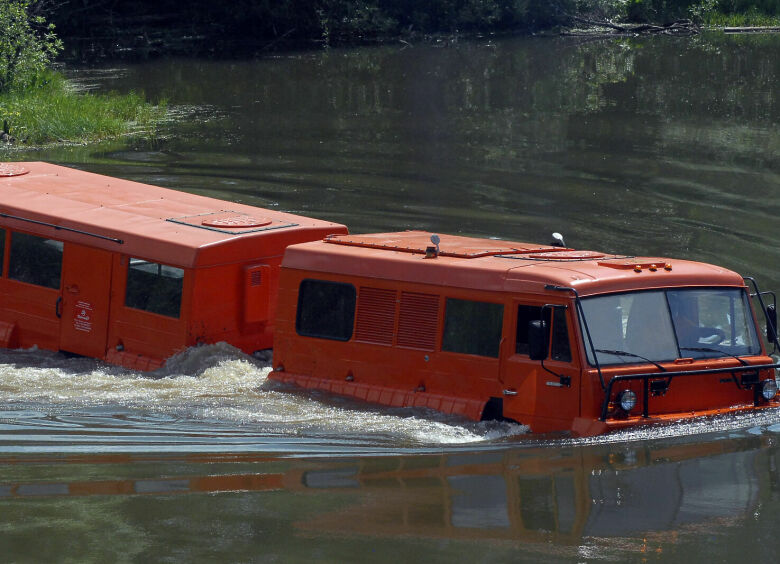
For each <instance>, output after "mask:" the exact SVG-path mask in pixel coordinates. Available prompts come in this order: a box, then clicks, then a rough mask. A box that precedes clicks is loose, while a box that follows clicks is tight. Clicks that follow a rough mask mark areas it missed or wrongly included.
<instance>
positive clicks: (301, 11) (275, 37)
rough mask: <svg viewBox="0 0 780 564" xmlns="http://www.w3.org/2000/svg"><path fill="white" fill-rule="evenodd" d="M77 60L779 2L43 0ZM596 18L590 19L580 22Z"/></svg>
mask: <svg viewBox="0 0 780 564" xmlns="http://www.w3.org/2000/svg"><path fill="white" fill-rule="evenodd" d="M36 4H37V5H38V6H39V10H40V11H43V12H45V13H46V15H47V18H48V19H50V20H51V21H53V22H55V24H56V25H57V29H58V31H59V33H60V35H61V36H62V37H65V38H66V42H65V43H66V49H65V55H66V57H68V58H72V59H77V60H81V61H92V60H100V59H143V58H152V57H155V56H159V55H181V56H188V55H189V56H195V55H197V56H215V57H226V58H230V57H235V56H242V57H243V56H258V55H262V54H264V53H267V52H272V51H278V50H290V49H298V48H313V47H349V46H355V45H365V44H378V43H393V42H396V43H398V42H400V43H402V44H414V43H422V42H428V41H432V40H433V41H436V40H438V39H442V38H458V37H473V36H483V35H506V34H524V35H529V34H545V35H558V34H561V33H564V34H570V33H572V32H582V31H590V32H596V31H598V30H599V29H600V30H601V31H602V33H605V34H606V33H613V32H619V30H617V29H612V30H610V31H609V32H607V30H608V29H609V25H610V24H611V25H613V26H620V27H624V28H627V29H629V31H623V32H622V33H627V34H638V33H652V30H650V31H647V30H645V31H635V30H632V29H630V27H631V26H641V25H647V26H656V27H659V26H669V25H670V24H672V23H673V22H677V21H690V26H696V27H697V28H699V27H703V28H708V27H719V28H723V27H725V26H732V27H738V26H739V27H748V26H780V0H427V1H426V2H420V1H419V0H274V1H272V2H269V1H264V2H259V1H257V0H233V1H231V2H228V3H216V2H213V1H212V0H189V1H188V2H181V1H180V0H155V1H154V2H152V1H150V0H124V1H122V2H116V0H38V1H37V2H36ZM585 21H587V22H590V24H585V23H583V22H585Z"/></svg>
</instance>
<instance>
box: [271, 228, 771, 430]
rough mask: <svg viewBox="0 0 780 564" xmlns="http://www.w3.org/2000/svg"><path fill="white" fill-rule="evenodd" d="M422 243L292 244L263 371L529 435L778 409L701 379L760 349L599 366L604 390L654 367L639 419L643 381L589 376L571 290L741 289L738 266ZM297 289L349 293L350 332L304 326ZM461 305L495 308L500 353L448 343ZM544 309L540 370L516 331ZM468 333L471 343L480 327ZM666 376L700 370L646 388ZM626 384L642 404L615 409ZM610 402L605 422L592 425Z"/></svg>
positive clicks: (418, 238) (460, 241) (727, 379)
mask: <svg viewBox="0 0 780 564" xmlns="http://www.w3.org/2000/svg"><path fill="white" fill-rule="evenodd" d="M430 237H431V234H430V233H420V232H404V233H389V234H374V235H350V236H333V237H330V238H328V239H327V240H325V241H320V242H312V243H305V244H301V245H295V246H291V247H289V248H288V249H287V252H286V254H285V258H284V261H283V264H282V269H281V277H280V284H279V300H278V312H277V321H276V336H275V340H276V345H275V349H274V364H275V366H274V371H273V372H272V373H271V375H270V377H271V378H272V379H276V380H279V381H282V382H288V383H292V384H297V385H299V386H303V387H308V388H316V389H322V390H327V391H330V392H332V393H336V394H340V395H346V396H351V397H355V398H358V399H361V400H365V401H369V402H373V403H379V404H384V405H391V406H410V407H411V406H418V407H419V406H422V407H429V408H431V409H437V410H439V411H444V412H446V413H458V414H461V415H463V416H466V417H468V418H471V419H480V418H481V417H485V416H496V415H498V416H503V417H506V418H510V419H513V420H516V421H518V422H521V423H524V424H527V425H529V426H530V427H531V430H532V431H535V432H551V431H571V432H574V433H576V434H594V433H601V432H606V431H609V430H612V429H617V428H622V427H625V426H629V425H637V424H646V423H649V422H656V421H670V420H676V419H680V418H684V417H691V416H697V415H710V414H716V413H726V412H733V411H739V410H747V409H756V408H761V407H776V406H777V405H778V402H777V399H776V398H775V399H772V400H770V401H767V400H763V399H760V398H759V399H760V401H759V399H757V398H758V396H757V394H756V393H755V389H756V388H755V386H758V385H759V384H758V383H756V384H755V386H753V385H751V384H746V385H744V386H740V385H737V381H736V380H735V378H736V377H732V376H731V375H730V374H729V373H723V374H720V375H719V374H718V373H715V372H713V373H707V371H710V370H713V371H715V370H721V371H723V370H725V369H732V368H733V369H734V370H735V371H739V370H742V369H743V368H744V365H745V364H750V365H771V364H772V362H773V361H772V359H771V358H770V357H769V356H768V355H767V354H766V352H765V349H764V347H763V344H762V345H760V353H759V354H755V355H753V356H746V357H743V358H741V359H740V360H737V359H735V358H731V357H724V358H706V359H698V360H696V361H693V360H690V361H688V360H682V361H674V362H665V363H663V366H662V368H658V367H656V366H654V365H653V364H648V363H645V362H642V361H634V362H633V363H629V364H628V365H627V366H605V367H603V369H602V376H601V377H602V378H604V382H605V385H608V384H609V382H610V380H611V379H612V378H613V377H616V376H626V375H630V374H640V373H641V374H644V373H653V372H658V373H659V377H658V378H657V379H656V378H654V377H652V378H646V380H647V381H648V382H651V381H652V382H654V384H653V386H654V388H653V391H652V393H651V392H648V393H647V397H648V399H647V401H648V408H647V416H643V414H642V413H641V411H642V409H643V401H644V396H645V391H644V389H643V381H628V382H622V381H621V382H619V383H618V384H617V385H616V386H615V389H614V390H611V392H610V397H609V398H605V395H606V390H605V389H604V388H603V387H602V385H601V382H600V377H599V374H598V371H597V370H596V369H594V368H593V367H592V366H591V365H590V364H589V361H588V359H587V358H586V353H585V349H586V347H585V344H584V343H585V338H584V336H583V334H582V329H581V325H580V322H579V316H578V313H577V303H576V301H575V290H576V294H578V295H579V296H580V297H583V296H584V297H588V296H600V295H607V294H615V293H624V292H629V291H635V290H648V289H666V288H672V289H674V288H677V289H690V288H713V287H714V288H724V289H738V292H743V291H744V288H745V285H744V282H743V280H742V278H741V277H740V276H739V275H738V274H736V273H734V272H731V271H728V270H725V269H723V268H720V267H717V266H713V265H708V264H703V263H695V262H690V261H681V260H670V259H663V258H644V257H639V258H637V257H623V256H616V255H606V254H602V253H596V252H593V251H574V250H571V249H562V248H559V247H544V246H539V245H529V244H526V243H512V242H506V241H494V240H485V239H470V238H466V237H456V236H446V235H443V236H441V237H440V245H439V247H440V248H439V250H438V253H437V252H435V249H434V248H431V245H432V243H431V242H430ZM434 239H435V238H434ZM426 253H427V256H426ZM306 285H316V287H317V288H321V289H322V290H318V291H330V290H327V288H341V289H342V290H343V291H344V292H345V295H349V296H351V295H354V298H353V300H354V314H353V316H354V317H353V321H351V322H350V323H351V325H349V326H347V327H346V328H345V329H343V330H342V332H341V333H337V334H334V335H327V334H326V335H320V334H318V333H317V331H319V330H320V329H319V328H316V324H315V325H314V327H315V329H314V330H312V329H309V328H307V327H308V326H307V325H306V323H308V321H306V319H307V318H306V316H307V315H308V314H307V308H308V307H309V306H308V305H301V304H308V303H309V302H307V301H306V299H307V298H302V294H303V292H304V290H302V288H303V287H304V286H306ZM329 285H332V286H329ZM306 287H307V288H308V287H309V286H306ZM312 287H314V286H312ZM350 288H354V290H350ZM567 288H568V290H567ZM572 288H573V289H574V290H572ZM342 290H339V291H342ZM307 291H308V290H307ZM467 302H468V303H470V302H479V303H480V304H481V305H480V307H482V306H483V305H484V306H485V307H486V308H487V309H492V311H499V312H501V315H502V318H501V321H500V332H501V335H500V344H499V345H498V347H497V348H495V349H490V350H486V352H479V351H476V352H475V351H474V350H470V347H471V345H469V344H468V343H461V344H456V345H453V344H452V343H453V342H456V341H457V339H456V337H448V335H449V334H450V333H457V329H455V330H453V328H452V327H450V326H449V325H448V321H447V318H446V310H447V308H448V307H453V308H455V306H458V307H461V306H460V305H459V304H462V303H467ZM450 304H452V305H450ZM542 306H546V307H550V310H552V306H556V307H557V308H559V311H561V312H563V313H562V314H561V317H559V318H558V319H559V320H558V321H555V323H559V324H562V325H563V324H565V327H566V328H567V332H566V333H565V340H566V341H565V348H566V349H568V353H564V354H562V355H560V356H559V357H558V358H555V357H553V356H551V357H549V358H547V360H545V362H544V363H541V362H539V361H536V360H531V358H530V357H529V354H528V352H527V351H525V350H521V348H520V343H521V339H520V337H519V335H517V334H516V332H519V331H520V327H521V326H522V325H523V323H522V319H520V311H522V308H523V307H531V308H534V307H535V308H542ZM347 318H348V317H347ZM348 319H349V318H348ZM496 323H499V322H496ZM494 330H496V331H497V330H498V328H495V329H494ZM325 332H326V333H327V329H326V330H325ZM472 338H477V339H478V338H479V334H478V332H477V333H475V334H473V335H472ZM447 339H450V343H449V344H446V343H445V341H446V340H447ZM561 339H563V338H561ZM562 342H563V340H561V341H560V342H559V345H558V346H562V345H561V343H562ZM458 347H461V348H460V349H458ZM662 370H666V371H668V372H676V371H701V372H703V374H700V375H684V376H683V375H680V376H676V377H674V378H672V380H671V381H670V382H669V384H668V386H666V389H663V390H662V389H660V388H658V389H656V388H655V386H657V384H658V382H655V380H659V381H660V380H662V379H663V376H661V374H662ZM768 378H774V371H773V370H771V369H769V370H762V371H761V372H760V375H759V376H758V380H760V382H761V383H763V382H764V381H765V380H766V379H768ZM615 382H616V383H617V382H618V380H616V381H615ZM648 386H649V384H648ZM624 389H631V390H633V391H634V392H635V393H636V395H637V398H638V402H637V403H638V408H637V409H635V410H632V411H631V412H630V413H622V412H621V411H620V410H619V409H616V408H615V407H614V404H615V401H616V396H617V393H618V392H619V391H622V390H624ZM607 402H608V404H609V407H608V409H607V417H606V418H605V419H604V420H601V419H602V417H601V415H602V409H604V408H605V405H606V404H607Z"/></svg>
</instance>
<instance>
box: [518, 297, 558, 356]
mask: <svg viewBox="0 0 780 564" xmlns="http://www.w3.org/2000/svg"><path fill="white" fill-rule="evenodd" d="M552 312H553V313H552V316H550V312H549V311H548V313H547V319H546V320H545V321H546V323H547V324H548V325H549V323H550V321H552V334H551V340H552V345H551V350H550V357H551V358H552V359H553V360H560V361H562V362H571V348H570V346H569V327H568V323H567V321H566V310H565V309H563V308H558V307H556V308H553V309H552ZM550 317H552V320H551V319H550ZM540 319H542V308H541V307H540V306H528V305H519V306H517V332H516V337H515V353H517V354H526V355H527V354H528V324H529V323H530V322H531V321H538V320H540Z"/></svg>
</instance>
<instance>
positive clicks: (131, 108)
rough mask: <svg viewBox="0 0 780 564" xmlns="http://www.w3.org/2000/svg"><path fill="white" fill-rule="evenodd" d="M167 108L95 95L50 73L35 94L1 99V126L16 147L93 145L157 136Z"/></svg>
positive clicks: (138, 97)
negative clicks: (132, 136)
mask: <svg viewBox="0 0 780 564" xmlns="http://www.w3.org/2000/svg"><path fill="white" fill-rule="evenodd" d="M165 113H166V108H165V104H164V103H161V104H159V105H153V104H150V103H148V102H146V101H145V99H144V97H143V95H142V94H138V93H134V92H131V93H130V94H117V93H109V94H90V93H80V92H77V91H75V90H74V89H73V88H71V87H70V86H69V84H68V82H67V81H66V80H65V79H64V78H63V77H62V75H60V74H58V73H53V72H52V73H48V74H47V75H46V77H45V79H44V80H42V81H40V82H39V84H38V85H37V86H36V87H34V88H30V89H26V90H22V91H13V92H10V93H6V94H0V122H2V123H0V126H3V125H4V126H7V130H6V131H7V133H8V134H9V135H10V136H12V137H14V138H15V139H16V141H15V142H16V143H17V144H25V145H42V144H48V143H88V142H92V141H100V140H103V139H108V138H112V137H118V136H120V135H125V134H130V133H145V134H153V132H154V131H155V129H156V127H157V125H158V124H159V123H160V122H161V121H162V119H163V118H164V117H165Z"/></svg>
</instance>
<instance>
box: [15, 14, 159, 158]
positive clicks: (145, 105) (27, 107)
mask: <svg viewBox="0 0 780 564" xmlns="http://www.w3.org/2000/svg"><path fill="white" fill-rule="evenodd" d="M34 8H35V4H34V3H33V2H31V1H30V0H0V125H1V126H2V130H1V131H0V150H3V149H5V151H3V152H7V150H8V149H9V148H10V147H20V146H21V147H24V148H32V147H34V146H40V145H47V144H51V143H63V144H66V143H76V144H83V143H89V142H93V141H99V140H103V139H109V138H114V137H118V136H121V135H128V134H147V135H153V132H154V130H155V129H156V127H157V125H158V124H159V123H160V122H161V121H162V120H163V119H164V118H165V115H166V108H165V103H164V102H161V103H158V104H156V105H155V104H151V103H149V102H147V101H146V100H145V98H144V95H143V93H135V92H131V93H129V94H118V93H114V92H110V93H107V94H93V93H85V92H79V91H78V90H77V89H75V88H74V87H73V85H72V84H71V83H69V82H68V80H67V79H66V78H65V77H64V76H63V75H62V74H61V73H59V72H56V71H55V70H53V69H52V62H53V60H54V58H55V57H56V56H57V55H58V54H59V53H60V52H61V51H62V48H63V43H62V41H61V40H60V39H59V38H58V37H57V36H56V35H55V34H54V26H53V25H52V24H48V23H46V20H45V18H44V17H43V16H41V15H37V14H36V13H35V11H34Z"/></svg>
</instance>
